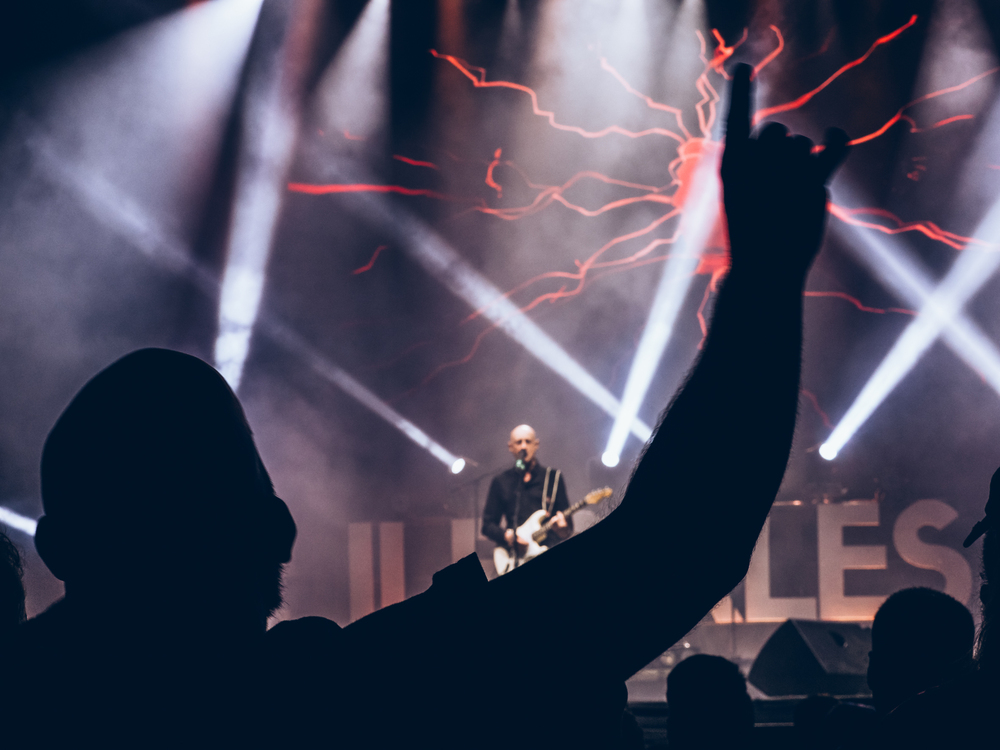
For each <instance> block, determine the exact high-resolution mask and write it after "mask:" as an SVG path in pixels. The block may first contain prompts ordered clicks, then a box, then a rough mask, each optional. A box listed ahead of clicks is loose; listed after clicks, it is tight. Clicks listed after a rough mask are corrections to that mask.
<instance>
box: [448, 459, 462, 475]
mask: <svg viewBox="0 0 1000 750" xmlns="http://www.w3.org/2000/svg"><path fill="white" fill-rule="evenodd" d="M464 468H465V459H464V458H456V459H455V462H454V463H453V464H452V465H451V473H452V474H461V473H462V469H464Z"/></svg>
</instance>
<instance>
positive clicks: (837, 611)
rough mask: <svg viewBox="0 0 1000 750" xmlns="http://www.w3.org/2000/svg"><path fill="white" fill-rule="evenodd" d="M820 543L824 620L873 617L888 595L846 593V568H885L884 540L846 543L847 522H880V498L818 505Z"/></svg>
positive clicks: (865, 524) (820, 590) (820, 608)
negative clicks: (874, 542)
mask: <svg viewBox="0 0 1000 750" xmlns="http://www.w3.org/2000/svg"><path fill="white" fill-rule="evenodd" d="M816 526H817V529H816V535H817V537H818V543H819V617H820V619H821V620H871V619H874V617H875V612H876V611H877V610H878V608H879V607H880V606H881V604H882V602H884V601H885V599H886V597H884V596H845V594H844V571H845V570H882V569H883V568H885V565H886V557H885V545H884V544H874V545H873V544H864V545H862V544H852V545H850V546H847V545H845V544H844V527H845V526H878V502H877V501H875V500H849V501H848V502H846V503H830V504H826V505H819V506H817V507H816Z"/></svg>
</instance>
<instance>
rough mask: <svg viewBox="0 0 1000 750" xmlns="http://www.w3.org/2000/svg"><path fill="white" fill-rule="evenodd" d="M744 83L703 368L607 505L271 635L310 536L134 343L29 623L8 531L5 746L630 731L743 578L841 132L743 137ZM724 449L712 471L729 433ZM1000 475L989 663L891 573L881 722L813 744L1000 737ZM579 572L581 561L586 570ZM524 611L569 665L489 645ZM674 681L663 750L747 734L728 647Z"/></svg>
mask: <svg viewBox="0 0 1000 750" xmlns="http://www.w3.org/2000/svg"><path fill="white" fill-rule="evenodd" d="M751 75H752V70H751V69H750V68H749V67H748V66H738V67H737V68H736V69H735V71H734V73H733V81H732V87H731V94H730V103H729V115H728V122H727V137H726V149H725V153H724V156H723V160H722V167H721V175H722V181H723V190H724V202H725V211H726V218H727V220H728V230H729V238H730V244H731V269H730V271H729V273H728V275H727V277H726V279H725V281H724V282H723V284H722V286H721V289H720V291H719V295H718V300H717V303H716V306H715V311H714V314H713V319H712V324H711V328H710V331H709V333H708V336H707V338H706V341H705V344H704V347H703V349H702V352H701V355H700V357H699V359H698V362H697V364H696V366H695V368H694V369H693V371H692V373H691V374H690V376H689V378H688V380H687V381H686V383H685V385H684V387H683V388H682V389H681V391H680V392H679V393H678V395H677V396H676V397H675V398H674V400H673V401H672V403H671V404H670V405H669V407H668V408H667V409H666V410H665V411H664V414H663V416H662V418H661V421H660V423H659V426H658V427H657V429H656V431H655V434H654V437H653V438H652V440H651V442H650V443H649V444H648V445H647V447H646V449H645V452H644V453H643V456H642V458H641V459H640V461H639V462H638V464H637V465H636V467H635V469H634V473H633V475H632V478H631V480H630V482H629V484H628V487H627V490H626V492H625V495H624V497H623V499H622V502H621V504H620V505H619V506H618V507H617V508H616V509H615V510H614V512H612V513H611V514H610V515H609V516H608V517H607V518H606V519H604V520H603V521H602V522H600V523H598V524H596V525H594V526H593V527H591V528H590V529H588V530H586V531H584V532H583V533H581V534H578V535H576V536H574V537H572V538H570V539H568V540H567V541H566V542H564V543H562V544H560V545H558V546H557V547H555V548H553V549H552V550H551V551H549V552H547V553H546V554H545V555H543V556H541V557H539V558H538V559H536V560H534V561H532V562H531V563H530V564H527V565H524V566H521V567H519V568H517V569H515V570H514V571H512V572H511V573H509V574H508V575H505V576H503V577H500V578H498V579H495V580H493V581H487V578H486V576H485V574H484V573H483V570H482V568H481V566H480V564H479V562H478V560H477V558H476V557H475V556H474V555H470V556H469V557H467V558H465V559H463V560H461V561H460V562H458V563H456V564H454V565H452V566H450V567H448V568H445V569H444V570H442V571H440V572H439V573H437V574H436V575H435V577H434V580H433V584H432V586H431V587H430V588H429V589H428V590H427V591H426V592H424V593H423V594H420V595H418V596H415V597H412V598H410V599H408V600H406V601H404V602H401V603H399V604H395V605H393V606H390V607H387V608H384V609H382V610H379V611H377V612H375V613H374V614H371V615H369V616H367V617H365V618H362V619H360V620H358V621H357V622H354V623H352V624H350V625H348V626H347V627H344V628H341V627H340V626H338V625H337V624H336V623H333V622H331V621H329V620H325V619H322V618H304V619H300V620H294V621H288V622H283V623H280V624H278V625H277V626H275V627H274V628H272V629H270V630H268V629H267V618H268V616H269V615H270V614H271V613H273V612H274V611H275V610H276V609H277V608H278V607H279V606H280V603H281V578H282V568H283V565H284V564H285V563H287V562H288V560H289V559H290V557H291V554H292V548H293V545H294V540H295V533H296V529H295V523H294V521H293V519H292V517H291V515H290V513H289V511H288V508H287V507H286V505H285V503H284V502H283V501H282V500H281V499H280V498H279V497H278V496H277V495H276V494H275V491H274V488H273V486H272V483H271V480H270V478H269V476H268V473H267V470H266V469H265V467H264V464H263V462H262V461H261V458H260V456H259V454H258V452H257V449H256V447H255V445H254V440H253V435H252V432H251V430H250V427H249V425H248V423H247V420H246V418H245V416H244V414H243V410H242V408H241V406H240V404H239V401H238V400H237V398H236V396H235V395H234V393H233V392H232V390H231V389H230V388H229V386H228V385H227V384H226V382H225V380H224V379H223V378H222V377H221V376H220V375H219V374H218V373H217V372H216V371H215V370H214V369H213V368H212V367H210V366H209V365H207V364H206V363H204V362H202V361H201V360H199V359H197V358H195V357H191V356H188V355H185V354H181V353H178V352H173V351H168V350H162V349H144V350H140V351H137V352H134V353H132V354H129V355H127V356H125V357H123V358H122V359H120V360H118V361H117V362H115V363H113V364H111V365H110V366H109V367H108V368H106V369H105V370H103V371H102V372H100V373H98V374H97V375H96V376H95V377H94V378H93V379H92V380H90V381H89V382H88V383H87V384H86V385H85V386H84V387H83V388H82V389H81V390H80V392H79V393H78V394H77V395H76V396H75V397H74V398H73V400H72V401H71V403H70V404H69V406H67V407H66V409H65V411H64V412H63V413H62V415H61V416H60V417H59V419H58V421H57V422H56V424H55V426H54V427H53V428H52V431H51V433H50V434H49V437H48V440H47V441H46V443H45V447H44V450H43V454H42V461H41V466H42V499H43V505H44V513H45V515H44V516H43V517H42V518H41V519H40V521H39V523H38V529H37V535H36V539H35V544H36V547H37V550H38V553H39V555H40V556H41V558H42V559H43V560H44V562H45V564H46V565H47V566H48V567H49V569H50V570H51V571H52V573H53V574H54V575H55V576H57V577H58V578H59V579H61V580H62V581H64V582H65V597H64V598H63V599H61V600H60V601H58V602H57V603H55V604H54V605H53V606H52V607H50V608H49V609H48V610H47V611H45V612H43V613H42V614H40V615H38V616H37V617H34V618H32V619H31V620H28V621H27V622H22V620H23V619H24V592H23V587H22V586H21V575H20V573H21V571H20V562H19V558H18V556H17V552H16V550H15V549H14V548H13V546H11V545H10V544H9V543H8V542H7V540H6V539H5V538H3V539H0V563H2V564H3V569H2V570H0V595H2V597H3V599H2V601H0V643H2V644H3V649H4V654H5V657H4V670H5V676H4V678H3V679H2V680H0V707H2V711H3V719H4V720H3V729H2V730H0V736H2V739H3V746H4V747H11V748H54V747H110V748H118V747H209V746H211V747H307V746H308V747H319V746H328V747H335V748H336V747H344V748H348V747H350V748H354V747H365V748H367V747H385V748H403V747H435V748H456V749H457V748H494V747H495V748H501V747H503V748H510V747H518V748H535V747H538V748H563V747H565V748H626V747H629V748H634V747H641V745H642V731H641V730H640V729H639V727H638V724H637V723H636V720H635V718H634V717H632V716H631V714H629V713H628V712H627V710H626V702H627V693H626V690H625V687H624V681H625V680H626V679H627V678H629V677H630V676H631V675H633V674H635V673H636V672H637V671H638V670H639V669H640V668H642V667H643V666H645V665H646V664H648V663H649V662H650V661H652V660H653V659H654V658H655V657H657V656H658V655H660V654H661V653H663V652H664V651H665V650H666V649H668V648H669V647H670V646H671V645H672V644H674V643H675V642H676V641H677V640H678V639H679V638H681V636H683V635H684V634H685V633H687V632H688V631H689V630H690V629H691V628H692V627H693V626H695V625H696V624H697V623H698V622H699V621H700V620H701V619H702V618H703V617H704V616H705V615H706V614H707V613H708V612H709V610H710V609H711V608H712V607H713V606H714V605H715V604H716V602H718V601H719V600H720V599H721V598H722V597H723V596H724V595H726V594H727V593H728V592H729V591H730V590H731V589H732V588H734V586H736V584H737V583H738V582H739V581H740V580H741V579H742V578H743V577H744V576H745V574H746V572H747V569H748V566H749V561H750V555H751V553H752V551H753V548H754V545H755V543H756V541H757V537H758V535H759V534H760V531H761V528H762V526H763V524H764V521H765V519H766V517H767V515H768V512H769V510H770V508H771V504H772V502H773V500H774V497H775V495H776V493H777V491H778V487H779V485H780V483H781V479H782V476H783V474H784V471H785V466H786V463H787V460H788V455H789V451H790V447H791V441H792V434H793V430H794V426H795V419H796V406H797V401H798V394H799V369H800V350H801V344H802V291H803V288H804V284H805V280H806V275H807V274H808V271H809V268H810V265H811V263H812V261H813V260H814V258H815V256H816V254H817V252H818V251H819V247H820V243H821V240H822V236H823V231H824V223H825V218H826V205H827V192H826V189H825V184H826V183H827V181H828V180H829V179H830V177H831V175H832V174H833V172H834V171H835V170H836V168H837V167H838V165H839V164H840V163H841V161H842V160H843V158H844V157H845V155H846V152H847V145H846V144H847V138H846V135H845V134H844V133H843V132H842V131H839V130H836V129H831V130H830V131H828V133H827V135H826V139H825V143H824V144H823V147H822V148H818V149H817V148H814V147H813V144H812V142H811V141H809V140H808V139H807V138H804V137H802V136H791V135H789V133H788V131H787V129H786V128H785V127H784V126H782V125H779V124H774V123H772V124H769V125H766V126H765V127H764V128H763V129H762V130H761V131H760V132H759V133H758V134H756V135H754V134H752V132H751V120H752V107H751V94H752V92H751V88H752V84H751ZM748 424H754V425H757V426H758V428H757V435H756V437H755V439H754V440H752V441H746V440H745V427H746V425H748ZM737 444H739V445H740V446H741V450H739V451H732V452H730V453H729V454H728V455H727V458H726V462H725V464H724V465H723V466H720V465H719V458H718V456H719V451H718V448H719V446H723V445H737ZM998 481H1000V480H997V479H996V477H995V478H994V485H997V484H998ZM995 490H996V491H995ZM997 496H1000V488H998V487H994V486H991V493H990V499H989V503H988V505H987V514H986V519H985V520H984V521H983V522H982V523H981V524H980V525H978V526H977V530H978V531H979V533H982V532H983V531H985V541H984V547H983V550H984V551H983V586H982V600H983V624H982V627H981V628H980V632H979V636H978V646H977V658H976V660H975V661H974V660H973V657H972V621H971V618H970V616H969V613H968V612H967V611H966V610H965V609H964V607H963V606H962V605H960V604H958V603H957V602H955V601H954V600H952V599H950V598H949V597H947V596H945V595H943V594H939V593H937V592H933V591H930V590H927V589H913V590H909V591H904V592H900V593H899V594H897V595H895V596H893V597H892V598H890V599H889V600H888V601H887V602H886V603H885V605H884V606H883V607H882V609H881V610H880V611H879V613H878V616H877V617H876V620H875V623H874V627H873V641H872V658H871V669H870V672H869V680H870V683H871V688H872V693H873V696H874V699H875V705H876V708H877V711H878V720H877V722H876V720H875V718H874V716H875V712H870V711H867V710H865V709H861V708H860V707H855V708H857V710H855V708H852V707H850V706H845V705H844V704H842V703H840V702H838V701H837V700H835V699H833V698H828V697H817V698H813V699H811V700H810V701H809V702H807V703H805V704H803V706H802V707H801V711H799V712H798V714H797V724H798V725H799V726H800V734H799V738H800V741H802V742H803V743H809V742H815V743H816V744H815V746H855V745H856V746H875V747H903V746H909V747H916V746H920V747H923V746H927V747H932V746H933V747H944V746H947V747H956V746H962V743H963V742H967V743H969V744H971V742H973V741H977V742H979V741H981V738H983V737H990V736H992V737H995V736H996V735H997V722H998V721H1000V718H998V717H1000V711H997V708H998V707H1000V702H998V695H1000V694H998V689H997V686H998V684H1000V664H998V662H1000V653H998V652H1000V645H998V643H997V641H998V639H1000V635H998V631H1000V615H998V614H997V608H998V606H1000V597H997V596H992V595H991V592H992V591H993V590H994V589H995V588H996V587H997V586H998V585H1000V583H998V581H1000V571H998V569H997V566H998V565H1000V550H998V546H1000V537H998V533H1000V532H998V531H997V529H996V518H997V515H998V511H997V505H998V502H1000V501H997V500H996V497H997ZM597 557H600V558H601V559H602V560H603V561H605V562H604V564H602V565H601V566H600V567H598V568H596V569H594V567H593V566H592V565H590V562H589V561H590V560H593V559H595V558H597ZM581 568H588V569H590V570H591V571H592V574H591V575H589V576H587V577H586V578H584V577H580V576H576V575H572V573H573V572H574V571H576V570H579V569H581ZM514 610H518V611H525V610H530V611H532V612H534V613H536V615H535V617H534V620H533V628H534V629H535V631H536V632H538V633H540V634H548V635H547V636H546V637H545V638H542V639H540V641H539V643H538V644H537V649H538V653H539V654H541V653H544V648H545V644H546V643H552V642H554V641H555V640H556V636H557V635H558V641H559V643H560V646H559V647H560V648H561V649H565V650H566V651H567V652H571V653H576V654H580V655H581V658H578V659H571V660H566V661H565V662H564V663H561V665H560V668H559V669H553V670H547V671H546V672H545V673H544V675H543V676H539V675H525V673H524V672H523V670H518V669H502V668H498V667H497V662H496V661H494V660H483V659H482V658H481V652H482V649H481V644H482V643H483V642H487V643H507V642H509V641H510V638H509V634H508V633H507V622H508V618H507V617H506V613H508V612H511V611H514ZM667 699H668V710H669V717H668V735H669V742H670V746H671V747H676V748H701V747H727V748H733V747H749V746H750V745H751V736H752V730H753V722H754V717H753V705H752V702H751V700H750V697H749V695H748V693H747V686H746V682H745V680H744V678H743V676H742V675H741V674H740V672H739V669H738V668H737V667H736V665H734V664H732V663H730V662H727V661H726V660H725V659H721V658H719V657H711V656H694V657H691V658H689V659H686V660H684V661H682V662H681V663H680V664H679V665H678V666H676V667H675V668H674V670H673V671H672V672H671V674H670V677H669V682H668V687H667ZM859 711H860V713H859ZM869 714H870V715H871V717H872V720H871V721H869V720H868V719H869ZM824 733H825V736H826V737H827V739H826V740H821V739H820V737H821V736H824ZM831 737H833V738H835V740H833V741H834V742H835V743H836V744H832V745H831V744H830V742H831V740H830V738H831ZM956 740H957V741H956ZM821 742H822V743H823V744H822V745H821V744H820V743H821ZM803 746H807V745H805V744H804V745H803Z"/></svg>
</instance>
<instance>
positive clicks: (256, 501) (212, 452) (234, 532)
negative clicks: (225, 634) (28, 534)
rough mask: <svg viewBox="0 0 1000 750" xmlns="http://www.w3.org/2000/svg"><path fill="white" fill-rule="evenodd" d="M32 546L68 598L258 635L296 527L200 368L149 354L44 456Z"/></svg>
mask: <svg viewBox="0 0 1000 750" xmlns="http://www.w3.org/2000/svg"><path fill="white" fill-rule="evenodd" d="M42 500H43V504H44V508H45V516H44V517H43V518H42V519H41V520H40V521H39V523H38V530H37V535H36V538H35V545H36V547H37V548H38V552H39V554H40V555H41V557H42V559H43V560H44V561H45V564H46V565H48V567H49V569H50V570H51V571H52V573H53V574H55V575H56V577H58V578H60V579H62V580H63V581H65V583H66V597H67V600H68V601H75V602H77V604H87V603H88V602H89V603H93V604H99V605H100V606H101V607H102V609H106V608H107V607H109V606H110V607H116V606H117V607H120V609H121V610H122V611H135V612H143V611H155V612H163V611H166V612H174V613H176V614H177V615H178V616H179V617H184V616H192V617H195V618H197V619H198V620H199V622H201V623H205V624H207V623H209V622H218V623H220V624H222V625H224V626H225V627H226V628H227V629H230V630H231V631H232V630H233V629H236V630H235V631H234V632H238V631H239V630H240V629H243V630H244V631H246V630H251V631H255V630H258V629H260V630H262V629H263V628H264V627H265V626H266V620H267V617H268V615H269V614H270V613H272V612H273V611H274V610H275V609H276V608H277V607H278V606H280V604H281V570H282V565H283V564H284V563H285V562H287V561H288V560H289V558H290V556H291V549H292V543H293V541H294V538H295V523H294V521H293V520H292V517H291V515H290V514H289V512H288V509H287V507H286V506H285V504H284V502H283V501H282V500H280V499H279V498H278V497H276V496H275V494H274V491H273V488H272V486H271V480H270V477H269V476H268V474H267V471H266V470H265V468H264V465H263V463H262V462H261V459H260V456H259V455H258V453H257V449H256V447H255V445H254V441H253V436H252V434H251V432H250V427H249V426H248V424H247V421H246V417H245V416H244V414H243V409H242V408H241V406H240V404H239V401H238V400H237V399H236V396H235V394H234V393H233V392H232V389H230V387H229V385H228V384H227V383H226V381H225V380H224V379H223V378H222V376H221V375H219V373H218V372H216V371H215V370H214V369H213V368H212V367H210V366H209V365H208V364H206V363H205V362H202V361H201V360H200V359H197V358H195V357H191V356H189V355H186V354H181V353H179V352H173V351H168V350H164V349H143V350H140V351H137V352H133V353H132V354H129V355H127V356H125V357H123V358H121V359H120V360H118V361H117V362H115V363H114V364H112V365H111V366H109V367H108V368H107V369H105V370H103V371H102V372H100V373H98V374H97V375H96V376H95V377H94V378H93V379H92V380H91V381H90V382H88V383H87V384H86V385H85V386H84V387H83V389H82V390H81V391H80V392H79V393H78V394H77V395H76V396H75V397H74V398H73V400H72V401H71V402H70V404H69V406H67V407H66V410H65V411H64V412H63V413H62V416H60V417H59V420H58V421H57V422H56V424H55V426H54V427H53V428H52V431H51V432H50V433H49V436H48V439H47V440H46V442H45V448H44V451H43V453H42Z"/></svg>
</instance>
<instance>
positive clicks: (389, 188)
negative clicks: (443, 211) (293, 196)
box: [288, 182, 482, 203]
mask: <svg viewBox="0 0 1000 750" xmlns="http://www.w3.org/2000/svg"><path fill="white" fill-rule="evenodd" d="M288 189H289V190H290V191H291V192H293V193H305V194H306V195H335V194H338V193H398V194H399V195H411V196H414V195H420V196H423V197H425V198H434V199H436V200H442V201H452V202H456V203H469V202H476V203H482V201H481V200H479V199H478V198H477V199H472V198H462V197H460V196H455V195H446V194H445V193H440V192H438V191H437V190H426V189H424V188H408V187H403V186H402V185H370V184H365V183H355V184H348V185H342V184H331V185H313V184H310V183H305V182H289V183H288Z"/></svg>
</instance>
